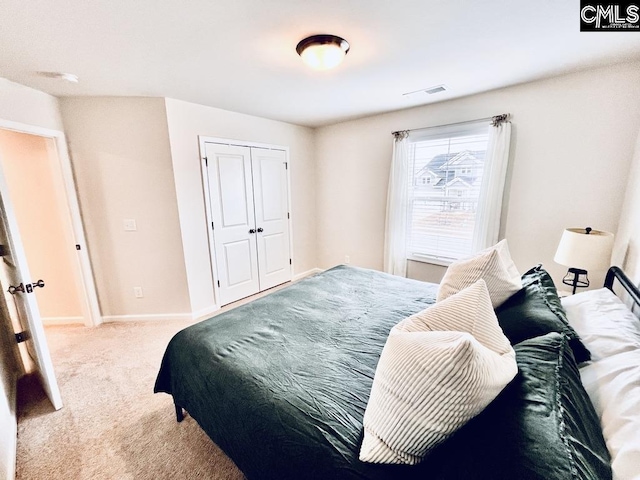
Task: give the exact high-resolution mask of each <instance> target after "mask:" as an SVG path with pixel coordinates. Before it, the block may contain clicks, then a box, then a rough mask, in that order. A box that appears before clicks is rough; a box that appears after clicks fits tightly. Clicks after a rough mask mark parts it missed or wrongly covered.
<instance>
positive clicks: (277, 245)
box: [262, 233, 289, 275]
mask: <svg viewBox="0 0 640 480" xmlns="http://www.w3.org/2000/svg"><path fill="white" fill-rule="evenodd" d="M262 242H263V244H264V251H265V252H267V256H266V257H265V261H264V265H265V267H264V273H265V274H266V275H272V274H275V273H277V272H280V271H281V270H282V269H283V268H286V266H287V265H289V257H288V256H287V255H285V253H286V248H285V247H286V242H285V239H284V235H283V234H282V233H274V234H273V235H263V237H262Z"/></svg>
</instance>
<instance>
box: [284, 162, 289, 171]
mask: <svg viewBox="0 0 640 480" xmlns="http://www.w3.org/2000/svg"><path fill="white" fill-rule="evenodd" d="M284 169H285V170H289V162H284Z"/></svg>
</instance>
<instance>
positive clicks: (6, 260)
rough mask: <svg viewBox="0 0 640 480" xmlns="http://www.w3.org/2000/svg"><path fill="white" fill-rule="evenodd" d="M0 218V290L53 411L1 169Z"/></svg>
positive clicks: (58, 401)
mask: <svg viewBox="0 0 640 480" xmlns="http://www.w3.org/2000/svg"><path fill="white" fill-rule="evenodd" d="M0 217H1V218H0V245H2V246H3V252H2V253H3V256H2V257H0V258H1V259H2V261H1V262H0V273H1V278H2V281H3V282H2V288H3V289H4V290H5V292H4V293H5V295H6V296H7V301H8V302H11V303H12V304H14V305H15V307H16V308H15V312H16V314H17V315H18V317H19V318H18V321H19V322H20V324H21V325H22V327H23V328H24V329H25V330H26V332H27V347H28V351H29V354H30V355H31V356H32V357H33V361H34V363H35V365H36V367H37V372H38V374H39V375H40V377H41V379H42V386H43V388H44V390H45V392H46V394H47V396H48V397H49V400H51V403H52V404H53V406H54V408H55V409H56V410H58V409H60V408H62V398H61V396H60V390H59V388H58V382H57V381H56V377H55V373H54V371H53V363H52V362H51V355H50V353H49V347H48V345H47V339H46V337H45V333H44V328H43V326H42V321H41V319H40V311H39V310H38V304H37V302H36V299H35V296H34V292H33V288H34V282H35V281H34V280H33V279H32V277H31V275H30V274H29V267H28V265H27V258H26V255H25V253H24V250H23V248H22V242H21V240H20V232H19V230H18V222H17V221H16V218H15V215H14V211H13V206H12V204H11V199H10V198H9V189H8V187H7V183H6V180H5V177H4V173H3V172H2V168H1V167H0ZM43 233H44V232H43ZM36 281H37V280H36ZM10 286H11V287H17V289H16V290H15V291H14V293H13V294H9V293H7V291H6V290H7V289H8V288H9V287H10ZM36 288H37V287H36Z"/></svg>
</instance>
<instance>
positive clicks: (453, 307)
mask: <svg viewBox="0 0 640 480" xmlns="http://www.w3.org/2000/svg"><path fill="white" fill-rule="evenodd" d="M517 371H518V367H517V365H516V360H515V353H514V351H513V348H511V344H510V343H509V340H508V339H507V338H506V337H505V336H504V334H503V333H502V330H501V329H500V326H499V325H498V320H497V319H496V316H495V313H494V311H493V307H492V305H491V300H490V298H489V292H488V291H487V287H486V284H485V282H484V280H479V281H478V282H476V283H474V284H473V285H472V286H470V287H469V288H466V289H464V290H462V291H461V292H459V293H457V294H455V295H452V296H451V297H449V298H447V299H445V300H443V301H442V302H440V303H436V304H434V305H433V306H431V307H429V308H427V309H426V310H423V311H422V312H420V313H417V314H415V315H413V316H411V317H409V318H406V319H405V320H403V321H402V322H400V323H399V324H398V325H396V326H395V327H393V328H392V329H391V332H390V333H389V338H388V339H387V343H386V344H385V346H384V349H383V350H382V355H381V356H380V361H379V362H378V367H377V369H376V374H375V377H374V380H373V386H372V388H371V396H370V398H369V403H368V404H367V409H366V411H365V414H364V422H363V423H364V438H363V441H362V447H361V449H360V460H362V461H364V462H372V463H404V464H410V465H414V464H416V463H418V462H420V461H421V460H422V459H423V458H424V457H425V456H426V455H427V453H428V452H429V451H430V450H431V449H433V448H434V447H436V446H437V445H439V444H440V443H442V442H443V441H444V440H446V439H447V438H448V437H449V436H450V435H451V434H453V433H454V432H455V431H456V430H457V429H459V428H460V427H461V426H463V425H464V424H465V423H466V422H468V421H469V420H470V419H472V418H473V417H475V416H476V415H478V414H479V413H480V412H481V411H482V410H484V408H485V407H486V406H487V405H488V404H489V403H490V402H491V401H492V400H493V399H494V398H495V397H496V396H497V395H498V394H499V393H500V392H501V391H502V389H503V388H504V387H505V386H506V385H507V384H508V383H509V382H510V381H511V380H512V379H513V377H514V376H515V375H516V373H517Z"/></svg>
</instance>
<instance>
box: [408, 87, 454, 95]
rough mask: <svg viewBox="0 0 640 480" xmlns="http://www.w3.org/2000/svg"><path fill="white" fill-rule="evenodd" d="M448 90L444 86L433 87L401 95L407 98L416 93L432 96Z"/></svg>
mask: <svg viewBox="0 0 640 480" xmlns="http://www.w3.org/2000/svg"><path fill="white" fill-rule="evenodd" d="M447 90H448V88H447V86H446V85H435V86H433V87H429V88H421V89H420V90H415V91H413V92H407V93H403V94H402V96H403V97H408V96H410V95H415V94H417V93H426V94H427V95H433V94H435V93H440V92H446V91H447Z"/></svg>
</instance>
